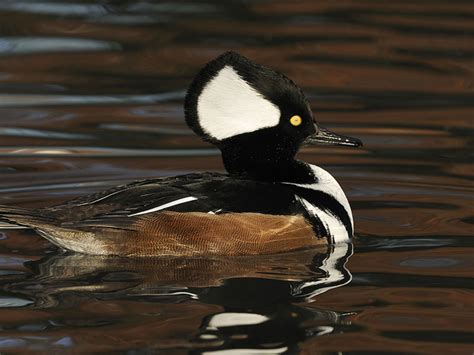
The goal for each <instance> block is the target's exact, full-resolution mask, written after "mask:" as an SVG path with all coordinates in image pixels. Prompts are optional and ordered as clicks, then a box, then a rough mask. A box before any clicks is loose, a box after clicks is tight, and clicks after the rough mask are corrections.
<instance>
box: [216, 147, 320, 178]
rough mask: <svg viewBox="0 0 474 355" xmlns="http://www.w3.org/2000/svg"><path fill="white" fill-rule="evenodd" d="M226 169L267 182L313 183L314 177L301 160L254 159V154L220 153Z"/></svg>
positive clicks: (232, 173)
mask: <svg viewBox="0 0 474 355" xmlns="http://www.w3.org/2000/svg"><path fill="white" fill-rule="evenodd" d="M222 160H223V162H224V166H225V168H226V170H227V171H228V172H229V174H231V175H237V176H240V177H245V178H250V179H252V180H261V181H269V182H293V183H300V184H308V183H314V182H315V180H316V178H315V176H314V174H313V172H312V170H311V168H310V167H309V165H308V164H307V163H305V162H303V161H300V160H295V159H288V160H276V159H274V158H272V159H261V158H260V157H259V158H258V159H255V157H254V156H245V155H239V156H235V155H233V154H226V153H224V152H223V153H222Z"/></svg>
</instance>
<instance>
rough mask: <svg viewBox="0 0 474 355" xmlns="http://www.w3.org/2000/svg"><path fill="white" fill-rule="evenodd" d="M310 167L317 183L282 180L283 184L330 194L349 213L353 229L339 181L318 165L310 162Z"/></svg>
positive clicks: (352, 221)
mask: <svg viewBox="0 0 474 355" xmlns="http://www.w3.org/2000/svg"><path fill="white" fill-rule="evenodd" d="M310 167H311V170H313V173H314V175H315V176H316V177H317V179H318V182H317V183H314V184H295V183H292V182H283V184H288V185H295V186H299V187H304V188H305V189H311V190H315V191H321V192H324V193H327V194H328V195H331V196H332V197H334V198H335V199H336V201H337V202H339V203H340V204H341V205H342V207H344V209H345V210H346V212H347V214H348V215H349V218H350V220H351V225H352V230H354V220H353V217H352V210H351V206H350V205H349V201H348V200H347V197H346V195H345V194H344V191H343V190H342V188H341V186H340V185H339V183H338V182H337V181H336V179H334V177H333V176H332V175H331V174H329V173H328V172H327V171H326V170H324V169H322V168H320V167H319V166H316V165H311V164H310Z"/></svg>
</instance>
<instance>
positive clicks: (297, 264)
mask: <svg viewBox="0 0 474 355" xmlns="http://www.w3.org/2000/svg"><path fill="white" fill-rule="evenodd" d="M351 254H352V245H351V244H341V245H338V246H336V247H327V248H325V249H319V250H306V251H301V252H295V253H290V254H281V255H274V256H262V257H237V258H236V257H234V258H232V257H230V258H229V257H227V258H212V259H202V258H195V259H193V258H170V257H165V258H159V259H152V258H146V259H124V258H115V257H97V256H85V255H78V254H72V255H70V254H69V255H68V254H57V253H55V254H53V255H50V256H47V257H45V258H43V259H40V260H38V261H31V262H28V263H25V267H26V268H27V271H25V272H23V273H6V274H5V275H3V276H1V277H0V283H1V284H2V289H3V294H2V296H1V298H0V307H3V308H9V309H14V308H22V309H25V310H26V309H30V310H31V312H38V311H39V310H48V311H49V312H51V311H52V312H53V313H55V312H56V310H60V309H62V308H64V307H70V305H71V302H72V303H73V304H78V303H82V302H86V303H87V302H91V301H92V300H93V301H94V302H97V301H99V300H100V301H102V302H104V304H105V307H112V305H115V307H123V306H121V305H122V304H130V305H131V306H132V305H134V304H136V306H137V307H139V308H145V309H146V308H147V307H153V308H154V307H156V306H157V305H161V306H162V307H163V310H164V311H163V312H158V313H156V314H147V313H142V312H139V313H137V314H135V315H134V318H135V319H134V320H133V323H136V324H137V326H138V324H140V323H141V322H143V323H144V324H148V322H151V324H153V325H154V324H160V323H168V325H167V331H168V332H171V333H172V332H174V331H179V329H180V328H182V327H183V326H186V327H190V325H188V324H182V323H184V322H185V321H186V319H187V317H189V315H188V314H187V313H188V311H189V310H188V309H187V308H186V307H183V309H181V308H180V307H177V306H176V305H177V304H183V303H191V304H193V303H195V302H199V303H200V304H201V305H202V306H201V317H202V320H201V323H200V324H194V325H193V329H192V334H193V337H192V338H191V339H183V342H184V341H187V342H189V344H188V346H194V345H196V346H197V347H198V348H209V349H211V348H212V349H214V350H216V349H220V348H227V347H228V343H233V344H234V345H235V346H236V347H239V346H240V345H239V344H240V343H241V344H242V345H243V346H244V347H251V348H254V347H255V349H260V348H262V347H263V348H268V349H274V350H278V349H280V348H284V349H290V348H294V347H295V346H296V341H300V340H304V338H306V337H308V336H313V335H319V334H329V333H331V332H332V331H333V330H334V328H333V325H334V324H340V323H341V322H342V319H343V318H344V314H343V313H340V312H336V311H332V310H326V309H322V310H308V309H306V308H305V307H301V306H299V305H298V303H299V302H303V301H310V300H311V299H312V298H313V297H315V296H316V295H320V294H322V293H324V292H327V291H328V290H330V289H334V288H336V287H340V286H343V285H345V284H347V283H348V282H349V281H350V279H351V275H350V273H349V272H348V270H347V269H346V268H345V264H346V262H347V260H348V258H349V256H350V255H351ZM22 262H23V260H20V262H19V263H18V262H17V263H12V262H11V261H10V263H7V262H4V265H7V264H9V265H12V264H13V265H14V264H16V265H18V264H21V263H22ZM287 302H294V303H295V304H294V305H292V306H291V307H290V308H287V307H286V306H285V305H286V304H287ZM167 308H172V309H173V312H172V316H171V317H170V315H169V314H168V312H166V309H167ZM104 317H105V318H104ZM176 317H178V318H176ZM181 317H183V319H181ZM113 318H115V317H113ZM124 321H125V320H122V321H121V320H119V319H107V316H105V315H100V316H98V315H97V314H96V310H94V311H92V312H91V311H84V312H81V314H77V313H76V312H74V313H71V314H70V315H68V316H66V318H62V319H61V321H60V323H61V324H60V325H59V324H57V323H58V322H57V321H53V322H52V323H53V324H50V326H46V325H45V326H42V327H40V328H41V329H40V330H41V332H42V334H43V337H44V338H45V339H46V338H50V334H51V333H53V334H54V330H58V331H61V329H57V328H61V327H64V325H71V324H74V325H77V324H81V325H84V324H86V325H87V326H88V327H101V328H102V330H101V331H105V330H104V326H106V325H111V324H115V323H116V322H119V323H123V322H124ZM302 321H305V322H310V325H308V326H304V327H303V328H302V329H300V326H301V324H300V323H301V322H302ZM14 322H15V320H14ZM48 322H49V323H51V320H49V321H48ZM28 326H29V327H32V326H33V327H34V325H28ZM28 326H27V327H28ZM148 326H149V327H152V329H153V327H154V326H152V325H150V324H148ZM12 327H13V328H10V329H9V332H10V333H12V334H13V333H15V330H16V331H17V332H18V328H17V327H15V326H13V325H12ZM19 327H20V328H24V327H25V325H19ZM147 328H148V327H147ZM174 328H176V329H174ZM152 329H147V330H145V334H146V335H147V336H150V335H151V334H152ZM154 330H156V329H154ZM112 331H113V330H112ZM188 331H189V330H188ZM288 333H297V334H298V336H297V338H292V337H289V338H286V336H285V334H288ZM92 336H93V337H95V335H92ZM117 336H120V337H122V340H123V341H125V340H128V341H129V342H133V341H137V340H136V339H134V338H133V337H134V336H135V334H134V333H132V336H131V334H129V333H128V329H125V330H124V332H123V334H121V332H119V333H118V334H115V335H114V337H117ZM124 337H127V338H129V339H125V338H124ZM143 337H144V334H142V335H141V338H143ZM21 339H23V340H25V344H24V345H25V346H35V347H38V348H43V349H47V348H48V347H49V346H54V345H55V343H56V341H57V337H52V338H50V339H49V340H48V341H42V342H41V344H38V343H37V342H36V341H35V340H32V341H31V340H30V339H27V338H21ZM140 341H145V340H143V339H140ZM91 343H93V342H92V341H91ZM113 345H114V344H113V343H112V344H108V342H107V341H103V342H102V344H101V346H113ZM224 345H225V346H224ZM85 346H86V348H85V349H82V350H86V349H87V345H85ZM157 346H158V347H160V345H159V344H157Z"/></svg>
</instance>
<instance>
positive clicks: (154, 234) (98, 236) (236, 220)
mask: <svg viewBox="0 0 474 355" xmlns="http://www.w3.org/2000/svg"><path fill="white" fill-rule="evenodd" d="M47 229H49V228H47ZM81 229H82V230H81ZM81 229H79V228H74V230H72V229H69V228H68V229H65V228H63V227H59V228H54V229H53V228H52V229H49V230H45V229H44V228H41V227H37V230H38V231H40V232H41V230H43V231H42V232H41V234H42V235H43V236H45V237H47V238H48V239H49V240H50V241H52V242H53V243H55V244H57V245H59V246H61V247H63V248H66V249H69V250H74V251H78V252H83V253H87V254H96V255H121V256H160V255H182V256H196V255H203V256H205V255H257V254H271V253H279V252H285V251H289V250H295V249H301V248H305V247H310V246H315V245H322V244H326V243H327V241H326V239H325V238H317V237H315V235H314V232H313V228H312V226H311V225H310V224H309V223H308V222H307V221H306V219H305V218H304V217H303V216H301V215H296V216H282V215H266V214H261V213H225V214H220V215H219V214H218V215H215V214H210V213H202V212H187V213H181V212H169V211H167V212H161V213H158V214H150V215H149V216H147V215H144V216H140V217H139V218H138V217H137V218H130V224H129V225H127V226H125V227H123V226H121V227H114V226H106V227H104V226H88V227H87V228H81Z"/></svg>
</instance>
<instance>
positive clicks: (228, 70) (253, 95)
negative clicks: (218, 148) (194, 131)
mask: <svg viewBox="0 0 474 355" xmlns="http://www.w3.org/2000/svg"><path fill="white" fill-rule="evenodd" d="M197 112H198V116H199V124H200V125H201V127H202V128H203V129H204V131H205V132H206V133H208V134H209V135H210V136H212V137H214V138H216V139H219V140H222V139H226V138H229V137H232V136H236V135H238V134H242V133H249V132H254V131H256V130H259V129H262V128H268V127H273V126H276V125H278V123H279V122H280V109H279V108H278V107H277V106H276V105H274V104H273V103H272V102H270V101H269V100H267V99H266V98H264V97H263V96H262V95H261V94H260V93H259V92H258V91H257V90H255V89H254V88H253V87H251V86H250V85H249V84H248V83H247V82H246V81H245V80H244V79H243V78H242V77H241V76H240V75H239V74H238V73H237V72H236V71H235V70H234V69H233V68H232V67H231V66H225V67H224V68H223V69H221V71H219V73H218V74H217V75H216V76H215V77H214V78H212V79H211V80H210V81H209V83H208V84H207V85H206V86H205V87H204V89H203V90H202V92H201V95H200V96H199V98H198V102H197Z"/></svg>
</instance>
